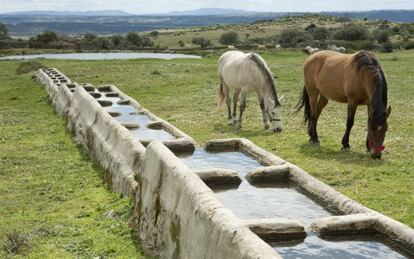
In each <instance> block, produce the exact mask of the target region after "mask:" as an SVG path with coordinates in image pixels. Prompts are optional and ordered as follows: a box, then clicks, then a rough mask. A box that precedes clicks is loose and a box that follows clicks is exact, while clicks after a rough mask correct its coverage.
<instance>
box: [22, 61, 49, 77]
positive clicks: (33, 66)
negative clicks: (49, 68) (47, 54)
mask: <svg viewBox="0 0 414 259" xmlns="http://www.w3.org/2000/svg"><path fill="white" fill-rule="evenodd" d="M41 68H46V66H45V65H43V64H42V63H40V62H38V61H34V60H30V61H25V62H22V63H20V65H19V67H17V69H16V74H18V75H20V74H27V73H29V72H32V71H36V70H39V69H41Z"/></svg>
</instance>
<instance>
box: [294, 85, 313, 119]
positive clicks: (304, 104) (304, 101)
mask: <svg viewBox="0 0 414 259" xmlns="http://www.w3.org/2000/svg"><path fill="white" fill-rule="evenodd" d="M302 108H304V110H303V115H304V116H303V123H305V124H306V123H308V122H309V118H310V115H311V111H310V103H309V94H308V91H307V90H306V86H304V87H303V91H302V96H301V97H300V99H299V101H298V103H297V104H296V107H295V109H296V113H298V112H300V110H302Z"/></svg>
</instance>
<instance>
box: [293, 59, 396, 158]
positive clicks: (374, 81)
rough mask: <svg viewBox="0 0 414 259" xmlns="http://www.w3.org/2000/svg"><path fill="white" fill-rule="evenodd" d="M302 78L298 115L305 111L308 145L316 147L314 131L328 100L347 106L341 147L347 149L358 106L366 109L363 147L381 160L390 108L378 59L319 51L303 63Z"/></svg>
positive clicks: (315, 132)
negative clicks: (303, 83) (366, 117)
mask: <svg viewBox="0 0 414 259" xmlns="http://www.w3.org/2000/svg"><path fill="white" fill-rule="evenodd" d="M304 75H305V87H304V88H303V93H302V97H301V99H300V100H299V103H298V105H297V111H300V110H301V109H302V108H303V107H304V108H305V109H304V114H305V123H307V124H308V134H309V136H310V142H311V143H313V144H319V139H318V133H317V131H316V125H317V121H318V118H319V116H320V114H321V112H322V110H323V108H324V107H325V106H326V104H328V100H334V101H337V102H341V103H347V104H348V119H347V123H346V131H345V134H344V136H343V138H342V146H343V149H344V150H347V149H349V148H350V146H349V134H350V132H351V128H352V126H353V125H354V117H355V112H356V109H357V106H358V105H367V106H368V133H367V138H366V144H365V145H366V147H367V150H368V151H370V152H371V157H372V158H374V159H379V158H381V152H382V151H383V149H384V146H383V143H384V138H385V133H386V132H387V130H388V124H387V118H388V116H389V115H390V113H391V107H388V108H387V81H386V79H385V75H384V72H383V70H382V68H381V65H380V64H379V62H378V60H377V58H376V57H375V56H374V55H372V54H370V53H368V52H366V51H359V52H357V53H355V54H341V53H338V52H333V51H320V52H318V53H315V54H313V55H311V56H310V57H309V58H308V59H307V60H306V62H305V65H304Z"/></svg>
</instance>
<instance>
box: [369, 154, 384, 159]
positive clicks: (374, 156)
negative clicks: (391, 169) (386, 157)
mask: <svg viewBox="0 0 414 259" xmlns="http://www.w3.org/2000/svg"><path fill="white" fill-rule="evenodd" d="M381 155H382V153H381V152H379V153H371V158H372V159H381Z"/></svg>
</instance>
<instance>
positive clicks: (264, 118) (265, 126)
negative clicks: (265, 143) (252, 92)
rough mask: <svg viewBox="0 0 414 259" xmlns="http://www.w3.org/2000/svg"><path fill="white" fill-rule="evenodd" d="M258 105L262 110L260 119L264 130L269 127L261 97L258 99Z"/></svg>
mask: <svg viewBox="0 0 414 259" xmlns="http://www.w3.org/2000/svg"><path fill="white" fill-rule="evenodd" d="M259 103H260V109H261V110H262V117H263V125H264V128H265V129H268V128H269V127H270V125H269V120H270V118H269V116H268V115H267V114H266V111H265V105H264V100H263V97H259Z"/></svg>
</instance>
